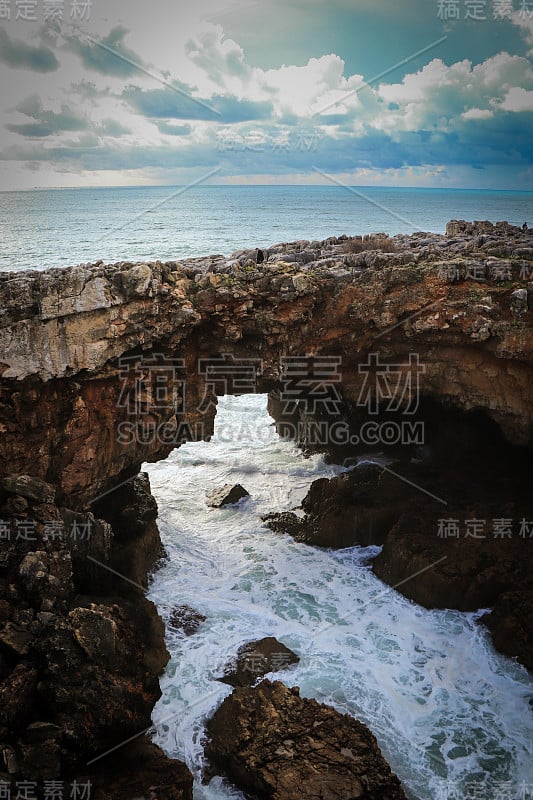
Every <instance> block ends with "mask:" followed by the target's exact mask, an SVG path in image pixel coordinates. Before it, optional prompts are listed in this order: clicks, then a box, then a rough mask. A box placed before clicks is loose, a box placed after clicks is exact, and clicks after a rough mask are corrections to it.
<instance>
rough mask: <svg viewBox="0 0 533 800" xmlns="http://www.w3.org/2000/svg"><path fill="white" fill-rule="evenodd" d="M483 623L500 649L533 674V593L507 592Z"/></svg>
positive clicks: (483, 618)
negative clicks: (516, 659)
mask: <svg viewBox="0 0 533 800" xmlns="http://www.w3.org/2000/svg"><path fill="white" fill-rule="evenodd" d="M481 621H482V622H484V623H485V625H486V626H487V627H488V628H489V630H490V631H491V633H492V638H493V640H494V644H495V645H496V647H497V648H498V650H500V651H501V652H502V653H505V654H506V655H508V656H511V657H515V658H518V660H519V661H520V663H521V664H523V665H524V666H525V667H527V668H528V669H529V670H531V672H533V591H520V592H504V593H503V594H501V595H500V596H499V597H498V600H497V601H496V604H495V606H494V608H493V609H492V611H491V613H490V614H486V615H485V616H484V617H482V619H481Z"/></svg>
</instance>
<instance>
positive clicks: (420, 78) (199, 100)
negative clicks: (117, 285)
mask: <svg viewBox="0 0 533 800" xmlns="http://www.w3.org/2000/svg"><path fill="white" fill-rule="evenodd" d="M33 17H34V18H33ZM532 55H533V0H530V2H527V1H526V0H486V1H485V0H402V2H401V3H393V2H392V0H330V2H329V3H328V4H326V3H324V2H323V0H261V1H260V2H254V0H193V2H190V0H189V1H188V2H184V0H153V2H151V3H146V4H145V3H143V2H138V3H134V2H130V1H129V0H92V3H90V4H89V0H0V80H1V86H2V92H1V99H0V188H4V189H10V188H27V187H34V186H37V187H45V186H100V185H101V186H109V185H137V184H151V185H153V184H169V185H177V184H184V183H188V182H189V181H193V180H209V181H210V182H212V183H237V184H239V183H285V184H287V183H324V182H325V181H327V180H330V179H332V180H338V181H343V182H348V183H350V184H352V185H366V186H368V185H374V184H379V185H391V186H394V185H402V186H449V187H471V188H478V187H479V188H493V189H499V188H504V189H532V188H533V180H532V179H533V165H532V153H533V136H532V131H533V69H532V64H531V56H532ZM215 170H216V172H215ZM321 173H325V174H327V175H328V176H329V178H325V177H324V174H321ZM206 176H209V177H206Z"/></svg>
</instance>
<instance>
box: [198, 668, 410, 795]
mask: <svg viewBox="0 0 533 800" xmlns="http://www.w3.org/2000/svg"><path fill="white" fill-rule="evenodd" d="M207 734H208V737H209V738H208V741H207V743H206V748H205V752H206V757H207V758H208V759H209V761H210V762H211V763H212V764H213V765H214V767H215V768H216V769H217V770H220V771H221V772H223V773H224V774H225V775H227V777H228V778H229V779H230V780H231V781H232V782H234V783H235V784H236V785H237V786H238V787H239V788H240V789H242V790H243V791H244V792H249V793H251V794H253V796H254V797H257V798H265V800H267V798H270V799H271V800H301V799H302V798H304V797H305V798H306V800H319V798H320V800H354V798H359V800H404V798H405V794H404V792H403V790H402V788H401V785H400V781H399V780H398V778H397V777H396V776H395V775H394V774H393V773H392V771H391V769H390V767H389V766H388V764H387V763H386V761H385V759H384V758H383V756H382V755H381V752H380V750H379V747H378V745H377V742H376V739H375V737H374V736H373V735H372V733H371V732H370V731H369V730H368V728H366V727H365V726H364V725H362V724H361V723H360V722H358V721H357V720H355V719H353V717H350V716H348V715H347V714H340V713H339V712H338V711H335V710H334V709H333V708H331V707H329V706H325V705H320V704H319V703H317V702H316V700H308V699H303V698H301V697H300V695H299V690H298V688H297V687H294V688H292V689H288V688H287V687H286V686H284V685H283V684H282V683H280V682H279V681H276V682H275V683H271V682H270V681H268V680H264V681H262V682H261V683H260V684H259V685H258V686H256V687H253V688H250V687H241V688H238V689H235V690H234V692H233V693H232V694H231V695H230V696H229V697H227V698H226V699H225V700H224V702H223V703H222V705H221V706H220V707H219V709H218V710H217V711H216V712H215V714H214V716H213V717H212V718H211V719H210V720H209V722H208V724H207Z"/></svg>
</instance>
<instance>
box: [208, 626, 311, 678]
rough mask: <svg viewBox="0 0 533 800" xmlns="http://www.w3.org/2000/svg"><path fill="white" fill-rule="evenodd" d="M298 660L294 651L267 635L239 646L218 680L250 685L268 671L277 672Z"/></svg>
mask: <svg viewBox="0 0 533 800" xmlns="http://www.w3.org/2000/svg"><path fill="white" fill-rule="evenodd" d="M299 660H300V659H299V657H298V656H297V655H296V653H293V651H292V650H289V648H288V647H286V646H285V645H284V644H282V642H278V640H277V639H275V638H274V637H273V636H267V637H266V638H265V639H257V640H256V641H253V642H247V643H246V644H244V645H242V646H241V647H239V649H238V651H237V657H236V659H235V661H233V662H231V663H230V664H229V665H228V666H227V667H226V671H225V673H224V675H223V676H222V677H221V678H218V680H219V681H222V683H229V685H230V686H252V685H253V684H254V683H256V681H257V679H258V678H262V677H263V675H266V674H267V673H268V672H278V670H280V669H285V668H286V667H289V666H290V665H291V664H297V663H298V662H299Z"/></svg>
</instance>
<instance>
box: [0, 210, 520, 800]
mask: <svg viewBox="0 0 533 800" xmlns="http://www.w3.org/2000/svg"><path fill="white" fill-rule="evenodd" d="M531 233H532V232H530V231H526V230H521V229H519V228H516V227H513V226H510V225H508V224H507V223H498V224H497V225H492V224H491V223H484V222H483V223H466V222H460V221H452V222H451V223H449V225H448V227H447V233H446V235H444V236H441V235H437V234H421V233H417V234H413V235H411V236H407V235H400V236H396V237H393V238H389V237H386V236H384V235H376V236H374V237H369V238H367V239H365V240H364V239H362V238H361V237H359V238H358V237H352V238H350V237H339V238H332V239H328V240H325V241H324V242H295V243H288V244H280V245H276V246H274V247H272V248H269V249H268V250H266V251H265V252H264V257H265V260H264V261H263V262H262V263H260V264H258V263H257V251H242V252H237V253H234V254H233V255H232V257H230V258H229V259H228V258H225V257H223V256H210V257H208V258H205V259H190V260H188V261H184V262H179V263H178V262H165V263H161V262H156V263H153V264H129V263H125V262H124V263H120V264H116V265H103V264H102V263H101V262H100V263H97V264H93V265H82V266H79V267H73V268H70V269H65V270H47V271H46V272H41V273H39V272H22V273H2V274H0V308H1V316H0V332H1V333H0V426H1V432H2V437H1V439H0V456H1V458H0V465H1V467H0V469H1V472H0V476H1V477H0V520H1V523H0V526H1V527H0V752H1V753H2V757H1V758H0V781H4V782H5V783H6V784H10V785H12V786H15V784H16V782H17V781H21V780H28V781H30V782H36V785H35V787H34V789H35V796H36V797H42V796H44V781H51V780H59V779H61V780H63V781H66V782H69V781H70V782H73V781H78V782H80V783H87V782H89V781H90V782H91V785H92V792H91V797H94V798H96V799H97V800H122V798H127V797H128V798H129V797H147V798H148V797H150V798H151V800H154V798H158V797H161V798H163V797H164V798H170V800H178V799H179V798H183V799H184V800H185V798H190V797H192V776H191V774H190V773H189V771H188V769H187V768H186V767H185V766H184V765H183V764H181V763H180V762H177V761H172V760H170V759H167V758H166V757H165V756H164V755H163V753H162V752H161V751H160V750H158V748H156V747H155V745H153V744H151V743H150V741H149V738H148V736H147V735H145V733H144V731H146V730H147V729H149V727H150V725H151V712H152V709H153V706H154V704H155V703H156V701H157V700H158V698H159V696H160V689H159V682H158V675H159V674H160V673H161V671H162V670H163V669H164V667H165V664H166V662H167V660H168V653H167V651H166V648H165V643H164V629H163V624H162V622H161V620H160V618H159V616H158V614H157V610H156V609H155V607H154V606H153V604H152V603H150V602H149V601H148V600H147V599H146V597H145V595H144V589H145V587H146V585H147V580H148V575H149V573H150V571H151V570H152V569H154V567H155V565H156V564H157V561H158V559H159V558H160V557H161V555H162V550H161V542H160V538H159V532H158V530H157V524H156V517H157V507H156V505H155V501H154V499H153V497H152V496H151V494H150V487H149V482H148V479H147V477H146V476H145V475H143V474H142V473H140V469H141V465H142V463H143V462H145V461H156V460H159V459H162V458H165V457H166V456H167V455H168V453H169V452H171V450H172V449H173V448H175V447H176V446H179V445H180V443H182V442H183V441H185V440H187V439H209V436H210V435H211V433H212V429H213V420H214V417H215V413H216V395H217V394H222V393H224V392H228V393H235V394H238V393H244V392H246V391H260V392H264V393H267V392H268V393H270V410H271V413H272V415H273V416H274V417H275V418H276V423H277V425H278V428H279V429H280V430H281V431H282V432H283V431H284V432H286V433H288V434H289V435H293V434H294V435H295V436H296V438H297V439H298V440H299V441H300V444H301V445H302V446H303V447H305V448H306V449H309V450H312V449H317V448H318V449H323V450H324V449H327V450H328V451H329V452H330V457H331V458H333V459H335V460H337V461H339V462H340V463H342V461H344V460H345V459H346V458H350V459H352V463H355V461H356V460H357V459H358V458H360V456H361V454H362V453H365V452H367V451H368V450H369V449H370V450H372V449H374V450H375V451H382V450H383V445H384V442H383V440H378V441H377V442H375V443H374V446H373V447H372V446H370V445H369V443H368V442H367V441H359V442H357V443H356V444H354V442H353V439H352V435H353V434H354V433H355V434H357V433H360V432H361V430H362V426H363V425H364V424H366V423H368V421H369V414H370V412H369V408H368V405H365V403H361V402H360V398H361V397H362V393H364V388H365V380H366V378H365V375H366V376H368V371H367V372H366V373H365V372H362V371H361V369H360V368H359V367H360V365H361V364H365V365H368V366H369V367H372V369H373V370H374V372H375V370H376V365H377V364H378V362H376V359H375V356H376V355H379V358H381V359H382V361H383V362H385V363H386V364H388V365H395V367H396V370H397V371H398V372H399V375H400V378H399V380H400V379H402V376H403V378H405V376H406V374H407V373H408V371H409V365H411V364H412V359H411V355H412V354H413V353H415V354H416V356H417V358H418V359H419V362H417V363H421V364H423V370H422V371H421V372H420V375H419V383H418V384H417V393H418V390H419V394H420V404H419V405H418V408H417V413H416V417H415V419H416V420H417V421H419V422H422V423H424V426H425V438H424V441H423V443H419V444H418V445H416V444H412V443H410V444H408V446H407V447H404V443H403V442H402V441H400V442H395V443H394V445H393V446H392V447H390V448H388V449H387V456H388V460H387V465H385V467H386V468H385V467H384V466H383V465H382V467H381V468H372V467H368V466H366V467H365V466H364V465H362V466H356V468H355V469H354V470H352V471H351V472H349V473H347V474H346V476H342V477H341V478H338V479H334V480H333V481H330V482H329V483H328V482H326V483H324V482H318V485H314V486H313V487H312V489H311V491H310V494H309V496H308V498H307V499H306V501H305V503H304V511H305V512H306V517H305V519H304V520H301V519H299V518H296V517H294V518H291V517H287V516H286V515H285V516H284V517H283V518H282V519H280V518H273V519H272V520H271V521H270V524H273V525H277V526H278V528H279V529H280V530H288V529H290V531H291V532H292V533H293V535H296V536H297V538H300V539H301V540H303V541H307V542H308V543H310V544H315V545H320V546H347V545H349V544H356V543H360V544H369V543H378V544H382V545H383V550H382V552H381V554H380V556H378V558H377V559H376V561H375V565H374V569H375V571H376V573H377V574H378V576H379V577H380V578H382V579H383V580H384V581H386V582H387V583H389V584H390V585H394V586H396V585H398V588H399V589H400V591H403V592H404V593H405V594H406V595H407V596H408V597H411V598H412V599H413V600H415V601H416V602H419V603H422V604H424V605H427V606H430V607H450V606H451V607H456V608H461V609H472V608H478V607H484V606H491V607H492V606H493V607H494V610H493V612H492V613H491V614H490V616H489V617H488V619H487V620H486V621H487V624H488V626H489V627H490V629H491V631H492V633H493V636H494V642H495V644H496V646H497V647H499V648H500V649H501V650H502V651H503V652H505V653H507V654H509V655H511V656H516V657H518V658H519V659H520V660H521V662H522V663H523V664H524V665H525V666H527V667H528V668H529V669H533V655H532V653H531V641H532V638H533V637H532V632H531V622H530V620H531V614H530V613H529V612H530V610H531V605H532V597H533V584H532V583H531V578H530V576H529V575H528V569H527V567H528V563H531V561H530V559H531V547H532V543H533V535H532V536H531V537H530V536H529V531H530V530H531V531H532V532H533V508H532V507H531V497H530V493H529V492H528V485H527V483H528V477H529V474H530V468H531V450H532V446H533V403H532V400H533V324H532V323H533V236H532V235H531ZM371 355H373V356H374V360H373V361H372V360H371V359H370V358H369V356H371ZM303 356H305V359H306V366H307V367H308V368H309V369H310V370H311V372H309V373H308V374H307V379H309V378H310V377H311V375H312V369H316V359H320V358H325V359H329V363H330V364H332V363H333V364H336V365H337V366H338V367H339V372H338V375H339V380H338V382H336V383H333V384H331V385H330V386H329V393H326V394H325V395H321V400H322V404H323V406H324V408H325V409H326V411H327V412H328V413H327V414H326V415H324V414H321V413H320V410H317V408H316V403H315V402H312V401H313V396H312V392H310V391H308V392H307V394H306V392H305V391H303V392H302V391H300V394H298V395H297V396H296V402H292V403H290V404H289V405H290V406H291V408H290V413H289V412H288V411H287V406H286V404H285V406H284V404H283V402H281V401H282V400H283V394H281V395H280V392H281V393H283V386H284V380H285V381H286V375H284V373H283V369H284V367H283V359H287V358H290V357H293V358H296V359H298V358H300V359H301V358H302V357H303ZM310 359H311V360H314V362H313V364H314V366H312V368H311V367H310V364H309V361H310ZM207 362H209V363H207ZM243 362H245V363H246V365H247V367H248V371H247V372H245V373H242V370H241V373H240V374H239V375H240V376H239V380H236V379H235V372H234V371H233V372H232V370H231V369H228V370H226V373H227V374H226V373H224V371H223V370H222V372H220V371H219V372H217V371H216V370H215V368H214V367H217V366H218V367H220V366H221V365H222V366H224V365H225V366H226V367H228V365H229V367H234V366H235V364H242V363H243ZM252 362H253V363H252ZM206 363H207V366H206ZM213 365H214V366H213ZM252 367H253V370H252V372H253V380H251V378H250V374H251V373H250V370H251V369H252ZM210 370H211V371H210ZM161 374H164V375H165V376H166V377H165V391H164V392H163V395H161V394H158V386H160V384H158V379H159V378H160V376H161ZM313 374H314V373H313ZM228 375H229V377H228ZM232 375H233V377H231V376H232ZM239 381H240V382H239ZM246 381H247V382H246ZM411 389H412V386H411ZM280 397H281V400H280ZM373 397H374V398H375V394H374V395H373ZM132 398H133V399H132ZM315 399H316V398H315ZM412 400H413V392H412V391H410V392H408V393H407V394H406V395H405V397H403V402H402V404H400V407H399V408H397V409H395V411H394V413H393V415H392V417H390V416H388V415H387V414H386V413H385V415H384V416H383V408H380V409H378V410H377V414H378V416H377V419H378V420H379V421H380V422H386V423H390V422H391V421H393V420H394V421H396V422H398V420H399V421H400V422H401V421H403V417H404V414H405V412H406V409H407V408H408V407H409V404H410V403H412ZM310 403H311V409H312V411H311V412H310V410H309V409H310ZM332 409H334V412H333V413H332ZM332 416H333V417H334V419H333V420H332V419H331V417H332ZM370 417H371V421H374V422H375V421H376V417H375V416H372V414H370ZM309 423H312V424H309ZM317 423H319V424H320V425H322V423H324V425H325V427H321V428H320V430H321V431H322V432H324V431H325V432H326V435H325V438H324V437H322V439H320V440H319V441H318V442H317V441H312V436H311V435H310V432H311V431H313V430H316V425H317ZM332 424H335V425H336V426H337V427H336V428H335V431H338V430H342V431H344V432H348V434H349V436H348V439H347V440H342V441H341V439H342V437H338V436H337V435H335V437H333V435H332V431H333V429H332V427H331V426H332ZM313 426H315V427H313ZM328 426H329V427H328ZM393 473H396V474H393ZM398 475H400V476H401V477H400V479H398ZM417 486H418V487H422V490H423V491H420V488H418V489H417ZM435 498H437V499H435ZM439 499H440V500H445V504H443V503H442V502H440V500H439ZM272 511H273V513H275V512H276V509H274V508H273V509H272ZM442 520H447V521H448V527H447V528H446V530H447V535H446V536H445V535H444V527H443V523H442ZM453 520H456V521H457V525H458V526H459V528H460V530H459V535H457V532H456V530H455V528H453V527H452V525H451V521H453ZM472 520H478V521H481V520H485V523H486V524H487V525H489V524H490V526H491V529H490V530H485V531H483V533H484V534H485V538H484V539H482V538H481V536H475V537H474V536H473V535H470V536H469V537H466V536H465V529H466V526H467V522H468V521H472ZM496 521H498V525H499V527H498V531H499V534H498V536H494V525H495V522H496ZM524 524H526V525H527V526H529V525H531V528H529V527H524ZM439 530H440V531H441V533H442V535H439ZM450 531H453V533H450ZM476 531H477V533H478V534H481V531H480V530H479V529H476ZM502 554H503V555H502ZM439 559H442V562H439V563H438V564H436V565H435V567H434V568H432V569H431V570H430V569H428V565H432V564H433V563H434V562H437V561H439ZM418 572H419V573H420V574H419V575H417V577H416V578H415V579H413V580H412V579H411V578H410V576H412V575H413V573H418ZM261 686H263V689H262V690H261V691H262V692H263V694H264V695H265V698H264V699H265V702H266V703H267V705H268V703H270V702H271V700H272V697H273V696H274V695H272V697H270V695H271V694H272V692H273V693H274V694H275V695H276V697H277V694H280V698H279V699H280V702H282V703H285V702H287V703H289V705H291V704H294V703H298V702H299V700H298V696H297V692H295V691H294V690H287V689H285V688H284V687H282V685H281V684H280V685H279V686H280V687H282V688H279V687H278V685H277V684H273V685H271V684H269V683H268V681H266V682H264V683H263V684H261ZM272 686H274V688H273V689H272V688H271V687H272ZM236 691H237V692H246V691H248V689H246V687H244V688H241V689H238V690H236ZM250 691H252V690H250ZM291 691H292V694H291V695H290V697H289V696H288V695H287V698H288V699H287V698H285V699H283V698H281V695H282V694H283V696H284V697H285V693H286V692H291ZM276 693H277V694H276ZM256 694H257V693H254V694H251V695H250V698H249V699H250V701H251V702H252V701H253V702H255V699H253V698H255V697H256ZM267 695H268V697H267ZM232 697H233V695H232ZM235 697H236V698H237V695H235ZM239 697H240V695H239ZM269 698H270V699H269ZM289 701H290V702H289ZM235 702H237V700H235ZM307 702H308V701H307ZM229 705H231V704H229ZM317 705H318V704H317ZM228 707H229V706H228ZM291 707H292V706H291ZM323 708H324V707H318V710H317V709H315V710H314V711H313V713H315V714H317V715H319V716H320V715H321V714H324V713H326V712H324V711H323V710H320V709H323ZM305 713H308V711H306V712H305ZM328 713H329V712H328ZM347 724H348V723H347ZM286 738H288V739H290V736H287V737H286ZM124 742H128V743H127V746H124V747H122V746H121V745H122V744H123V743H124ZM274 744H275V742H274ZM278 744H279V743H278ZM306 746H307V745H306ZM107 751H111V752H109V754H106V753H107ZM104 754H106V755H105V757H104ZM263 755H264V754H263ZM213 759H214V760H215V761H216V756H215V755H214V754H213ZM219 763H221V762H220V761H219ZM385 766H386V765H385ZM240 769H241V767H239V766H238V765H235V764H233V765H232V766H231V769H229V772H230V774H232V775H234V777H235V770H237V772H238V771H239V770H240ZM247 769H248V767H247ZM342 769H343V770H344V769H347V765H346V764H343V765H342ZM380 769H382V770H384V769H385V767H383V766H382V767H380ZM258 770H259V768H258ZM248 771H249V772H250V770H248ZM253 772H254V770H253V769H252V770H251V773H253ZM348 772H349V770H348ZM280 774H281V773H280ZM287 774H288V775H289V776H290V774H291V773H290V770H289V772H288V773H287ZM383 774H384V773H383ZM258 775H259V771H258V772H257V774H255V775H252V777H251V778H250V776H249V775H248V777H247V778H246V781H244V780H243V785H244V786H246V787H247V788H249V790H250V791H254V792H256V793H258V796H269V797H270V796H278V795H274V794H272V792H274V791H277V789H275V788H273V787H274V784H270V783H268V781H266V783H264V786H263V784H261V785H262V786H263V788H261V787H259V784H258V783H257V781H258V780H259V778H258ZM300 779H303V778H302V776H299V777H298V780H300ZM261 780H263V781H265V780H266V779H265V777H264V776H263V777H262V778H261ZM290 780H292V779H291V778H290V777H288V778H287V781H288V782H289V783H290ZM349 780H350V781H352V783H353V786H352V785H351V784H350V786H351V788H350V789H349V791H350V792H352V794H342V793H340V794H338V795H335V794H332V795H331V796H332V797H337V796H338V797H348V796H352V795H353V796H361V797H364V796H365V797H366V796H368V797H374V796H375V797H378V796H383V797H384V796H389V795H385V794H379V791H381V790H379V789H369V788H368V787H366V788H365V787H364V786H363V784H361V780H360V776H359V777H357V776H356V775H355V773H354V774H352V775H351V777H350V778H349ZM358 781H359V783H357V782H358ZM356 783H357V787H358V788H357V791H359V795H358V794H353V792H354V791H355V789H354V786H355V784H356ZM0 785H1V784H0ZM376 785H378V784H376ZM258 787H259V788H258ZM362 787H363V788H362ZM363 790H364V791H368V792H370V793H367V794H363V793H362V792H363ZM346 791H347V792H348V789H347V790H346ZM396 791H397V792H398V793H396V794H395V793H394V792H396ZM261 792H264V794H261ZM372 792H374V794H372ZM375 792H378V793H377V794H376V793H375ZM400 792H401V789H398V790H396V789H394V790H393V789H391V794H390V797H391V798H392V797H396V796H397V797H401V796H402V795H401V793H400ZM279 796H280V797H289V796H290V794H284V793H281V794H280V795H279ZM309 796H312V795H309Z"/></svg>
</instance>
